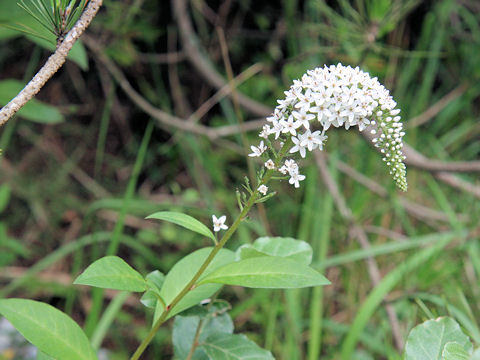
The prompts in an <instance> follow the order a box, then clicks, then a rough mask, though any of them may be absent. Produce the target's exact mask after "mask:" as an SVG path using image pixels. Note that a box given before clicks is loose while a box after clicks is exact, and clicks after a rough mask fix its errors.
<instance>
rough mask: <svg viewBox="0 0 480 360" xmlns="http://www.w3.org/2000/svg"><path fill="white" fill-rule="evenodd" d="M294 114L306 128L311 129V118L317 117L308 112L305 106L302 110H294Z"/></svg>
mask: <svg viewBox="0 0 480 360" xmlns="http://www.w3.org/2000/svg"><path fill="white" fill-rule="evenodd" d="M292 115H293V117H294V118H295V119H297V122H299V123H300V124H301V125H303V126H304V127H305V129H310V120H313V119H315V115H313V114H307V112H306V111H305V109H303V108H302V109H300V111H292Z"/></svg>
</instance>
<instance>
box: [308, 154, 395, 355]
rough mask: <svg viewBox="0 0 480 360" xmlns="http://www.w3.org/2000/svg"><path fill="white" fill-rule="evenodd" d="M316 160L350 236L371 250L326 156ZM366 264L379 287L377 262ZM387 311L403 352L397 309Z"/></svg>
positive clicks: (387, 306) (379, 277) (375, 284)
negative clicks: (334, 177)
mask: <svg viewBox="0 0 480 360" xmlns="http://www.w3.org/2000/svg"><path fill="white" fill-rule="evenodd" d="M315 160H316V163H317V166H318V169H319V171H320V175H321V176H322V178H323V181H324V182H325V185H326V186H327V188H328V191H329V192H330V194H331V195H332V198H333V200H334V202H335V204H336V206H337V209H338V211H339V212H340V214H341V215H342V217H343V218H344V219H345V220H346V221H347V222H348V223H349V228H350V235H351V236H352V237H355V238H356V239H357V240H358V242H359V243H360V246H361V247H362V248H363V249H365V250H367V249H370V248H371V245H370V242H369V241H368V237H367V235H366V234H365V231H364V230H363V228H362V227H361V226H360V225H358V224H357V222H356V220H355V218H354V216H353V214H352V212H351V210H350V209H349V208H348V207H347V204H346V202H345V199H344V198H343V196H342V195H341V194H340V191H339V189H338V187H337V184H336V183H335V181H334V180H333V178H332V176H331V175H330V172H329V170H328V167H327V165H326V163H325V157H324V155H322V154H320V153H319V152H315ZM366 262H367V268H368V273H369V275H370V279H371V280H372V283H373V285H374V286H377V285H378V284H379V283H380V281H381V280H382V277H381V275H380V270H379V269H378V265H377V262H376V261H375V259H374V258H373V257H368V258H367V259H366ZM385 310H386V312H387V316H388V320H389V322H390V326H391V328H392V335H393V339H394V341H395V346H396V347H397V349H399V350H402V349H403V336H402V334H401V332H400V324H399V322H398V318H397V314H396V313H395V309H394V308H393V306H392V305H391V304H385Z"/></svg>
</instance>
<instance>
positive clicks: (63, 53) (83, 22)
mask: <svg viewBox="0 0 480 360" xmlns="http://www.w3.org/2000/svg"><path fill="white" fill-rule="evenodd" d="M102 2H103V0H91V1H90V2H89V4H88V6H87V8H86V9H85V11H84V12H83V14H82V16H81V17H80V19H79V20H78V21H77V23H76V24H75V26H74V27H73V28H72V29H71V30H70V31H69V32H68V34H67V36H66V37H65V39H64V40H63V41H62V43H61V44H60V45H59V46H58V47H57V50H55V52H54V53H53V54H52V55H51V56H50V57H49V58H48V60H47V62H46V63H45V65H44V66H43V67H42V68H41V69H40V70H39V71H38V73H37V74H36V75H35V76H34V77H33V79H32V80H30V82H29V83H28V84H27V85H26V86H25V87H24V88H23V90H22V91H20V93H18V95H17V96H15V97H14V98H13V99H12V100H11V101H10V102H9V103H8V104H7V105H5V106H4V107H3V108H2V109H1V110H0V126H2V125H4V124H5V123H6V122H7V121H8V119H10V118H11V117H12V116H13V115H15V114H16V113H17V111H18V110H20V109H21V108H22V107H23V106H24V105H25V104H26V103H27V102H28V101H29V100H30V99H32V98H33V97H34V96H35V95H36V94H37V93H38V92H39V91H40V89H41V88H42V87H43V86H44V85H45V83H46V82H47V81H48V80H49V79H50V78H51V77H52V76H53V74H55V73H56V72H57V71H58V69H60V68H61V67H62V65H63V64H64V63H65V60H66V59H67V55H68V52H69V51H70V50H71V49H72V47H73V45H74V44H75V42H76V41H77V40H78V38H79V37H80V35H82V34H83V32H84V31H85V29H86V28H87V27H88V25H89V24H90V22H91V21H92V20H93V18H94V17H95V15H96V14H97V12H98V10H99V9H100V6H101V5H102Z"/></svg>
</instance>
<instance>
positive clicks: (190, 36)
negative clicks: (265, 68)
mask: <svg viewBox="0 0 480 360" xmlns="http://www.w3.org/2000/svg"><path fill="white" fill-rule="evenodd" d="M172 8H173V12H174V15H175V17H176V19H177V23H178V29H179V31H180V37H181V39H182V44H183V48H184V51H185V55H186V56H187V59H188V60H189V61H190V62H191V63H192V65H193V66H194V67H195V68H196V69H197V71H198V72H199V73H200V74H201V75H202V76H203V77H204V78H205V80H206V81H208V82H209V83H210V85H212V86H213V87H215V88H217V89H219V88H222V87H223V86H225V83H226V81H225V79H224V78H223V76H222V75H220V74H219V73H218V72H217V71H216V70H215V68H214V67H213V65H212V64H211V62H210V61H209V60H208V59H207V57H205V56H203V55H202V52H201V50H200V45H199V41H198V38H197V37H196V35H195V32H194V30H193V26H192V24H191V22H190V18H189V16H188V13H187V3H186V1H185V0H172ZM238 102H239V103H240V104H241V105H242V106H243V107H244V108H245V109H247V110H248V111H249V112H251V113H252V114H254V115H256V116H262V117H263V116H267V115H268V114H270V113H271V112H272V111H271V109H270V108H269V107H268V106H265V105H263V104H261V103H259V102H257V101H255V100H252V99H251V98H249V97H247V96H245V95H243V94H238Z"/></svg>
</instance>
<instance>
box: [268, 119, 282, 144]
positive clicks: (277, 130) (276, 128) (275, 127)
mask: <svg viewBox="0 0 480 360" xmlns="http://www.w3.org/2000/svg"><path fill="white" fill-rule="evenodd" d="M272 124H273V128H272V129H270V134H275V140H277V139H278V137H279V136H280V134H281V133H282V131H283V126H282V124H280V121H277V120H275V121H273V122H272Z"/></svg>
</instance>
